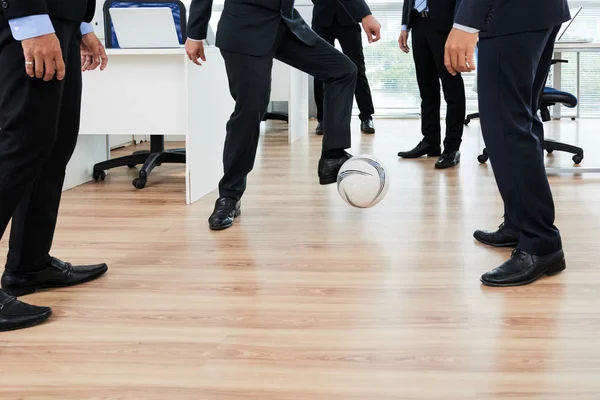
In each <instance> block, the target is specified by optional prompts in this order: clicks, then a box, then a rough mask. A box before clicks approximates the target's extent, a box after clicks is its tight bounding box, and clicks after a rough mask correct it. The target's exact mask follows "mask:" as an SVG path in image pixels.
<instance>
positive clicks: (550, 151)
mask: <svg viewBox="0 0 600 400" xmlns="http://www.w3.org/2000/svg"><path fill="white" fill-rule="evenodd" d="M553 152H554V150H553V149H550V150H546V153H548V154H552V153H553Z"/></svg>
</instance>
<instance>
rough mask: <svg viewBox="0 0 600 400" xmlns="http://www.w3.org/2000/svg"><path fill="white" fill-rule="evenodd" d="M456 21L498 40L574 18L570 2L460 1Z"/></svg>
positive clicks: (536, 0)
mask: <svg viewBox="0 0 600 400" xmlns="http://www.w3.org/2000/svg"><path fill="white" fill-rule="evenodd" d="M458 1H459V4H458V7H457V11H456V17H455V22H456V23H457V24H461V25H465V26H468V27H471V28H476V29H479V30H480V31H481V33H480V34H479V36H480V37H494V36H503V35H511V34H515V33H523V32H533V31H537V30H542V29H549V28H552V27H555V26H557V25H560V24H562V23H563V22H565V21H568V20H569V19H571V13H570V11H569V4H568V2H567V0H458Z"/></svg>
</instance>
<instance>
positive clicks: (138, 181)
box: [131, 178, 148, 189]
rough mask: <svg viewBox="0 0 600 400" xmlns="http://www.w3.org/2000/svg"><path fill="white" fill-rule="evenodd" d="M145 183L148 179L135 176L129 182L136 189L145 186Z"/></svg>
mask: <svg viewBox="0 0 600 400" xmlns="http://www.w3.org/2000/svg"><path fill="white" fill-rule="evenodd" d="M146 183H148V181H147V180H146V179H142V178H135V179H134V180H133V182H131V184H132V185H133V186H134V187H135V188H136V189H143V188H145V187H146Z"/></svg>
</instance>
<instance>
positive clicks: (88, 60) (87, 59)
mask: <svg viewBox="0 0 600 400" xmlns="http://www.w3.org/2000/svg"><path fill="white" fill-rule="evenodd" d="M91 64H92V57H91V56H89V55H85V56H83V65H82V67H81V69H82V70H83V71H88V70H89V68H90V65H91Z"/></svg>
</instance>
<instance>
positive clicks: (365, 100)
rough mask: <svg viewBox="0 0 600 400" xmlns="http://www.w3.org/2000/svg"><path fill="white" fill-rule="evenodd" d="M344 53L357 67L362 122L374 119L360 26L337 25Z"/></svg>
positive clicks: (357, 100)
mask: <svg viewBox="0 0 600 400" xmlns="http://www.w3.org/2000/svg"><path fill="white" fill-rule="evenodd" d="M336 36H337V38H338V40H339V42H340V45H341V47H342V51H343V52H344V54H345V55H347V56H348V58H350V60H352V62H353V63H354V65H356V68H357V72H358V75H357V77H356V90H355V98H356V104H357V105H358V109H359V111H360V114H359V116H358V117H359V118H360V120H361V121H365V120H368V119H370V118H372V116H373V114H374V113H375V107H374V106H373V98H372V96H371V88H370V86H369V80H368V79H367V67H366V65H365V55H364V52H363V44H362V30H361V29H360V26H359V25H355V26H341V25H337V34H336Z"/></svg>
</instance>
